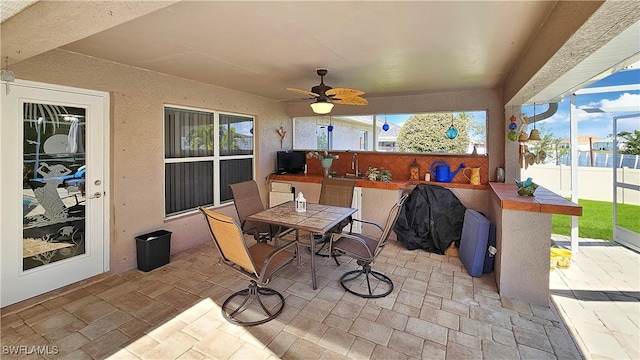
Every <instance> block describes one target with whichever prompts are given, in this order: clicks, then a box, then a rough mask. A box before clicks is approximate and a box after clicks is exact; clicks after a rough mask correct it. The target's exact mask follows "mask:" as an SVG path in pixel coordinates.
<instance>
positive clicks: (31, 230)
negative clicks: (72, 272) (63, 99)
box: [22, 102, 86, 270]
mask: <svg viewBox="0 0 640 360" xmlns="http://www.w3.org/2000/svg"><path fill="white" fill-rule="evenodd" d="M23 115H24V116H23V118H24V120H23V122H24V124H23V130H24V137H23V174H22V175H23V176H22V178H23V188H22V197H23V200H22V206H23V228H22V235H23V242H22V269H23V270H29V269H33V268H36V267H39V266H43V265H47V264H50V263H54V262H56V261H61V260H64V259H68V258H71V257H74V256H78V255H82V254H84V253H85V252H86V249H85V200H86V199H85V172H86V164H85V152H84V139H85V138H86V134H85V119H86V110H85V109H84V108H78V107H70V106H57V105H55V104H46V103H35V102H25V103H24V104H23Z"/></svg>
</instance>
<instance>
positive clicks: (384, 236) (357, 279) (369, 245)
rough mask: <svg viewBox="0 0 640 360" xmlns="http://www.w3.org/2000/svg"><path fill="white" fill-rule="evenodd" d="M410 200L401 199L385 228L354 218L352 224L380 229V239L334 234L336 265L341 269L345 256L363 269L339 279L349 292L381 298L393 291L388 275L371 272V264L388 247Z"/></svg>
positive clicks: (331, 247)
mask: <svg viewBox="0 0 640 360" xmlns="http://www.w3.org/2000/svg"><path fill="white" fill-rule="evenodd" d="M408 197H409V196H408V194H404V195H402V197H401V198H400V200H399V201H398V202H397V203H396V204H394V205H393V207H392V208H391V210H390V211H389V216H388V217H387V223H386V225H385V227H384V228H383V227H382V226H380V225H378V224H376V223H374V222H370V221H365V220H359V219H353V221H360V222H363V223H365V224H371V225H374V226H375V227H377V228H378V229H379V230H380V232H381V234H380V237H379V238H378V239H371V238H369V237H366V236H364V235H361V234H353V233H349V234H333V235H332V239H331V242H330V247H329V249H330V252H331V256H332V257H333V259H334V260H335V262H336V264H338V266H340V263H339V262H338V259H337V256H341V255H342V256H348V257H351V258H353V259H355V260H356V261H357V264H358V265H359V266H360V268H359V269H357V270H353V271H348V272H346V273H344V274H343V275H342V277H340V284H342V287H343V288H344V289H345V290H346V291H348V292H350V293H352V294H354V295H357V296H360V297H363V298H381V297H385V296H387V295H389V294H390V293H391V292H392V291H393V281H391V279H390V278H389V277H388V276H386V275H384V274H382V273H380V272H377V271H374V270H372V269H371V263H373V262H374V261H375V259H376V258H377V257H378V255H380V253H381V252H382V250H383V249H384V247H385V246H386V245H387V242H388V240H389V235H390V234H391V229H393V225H394V224H395V222H396V220H397V219H398V215H399V214H400V209H401V208H402V206H403V205H404V202H405V201H406V200H407V198H408ZM363 275H364V276H363ZM372 278H373V279H372ZM364 282H366V284H365V283H364Z"/></svg>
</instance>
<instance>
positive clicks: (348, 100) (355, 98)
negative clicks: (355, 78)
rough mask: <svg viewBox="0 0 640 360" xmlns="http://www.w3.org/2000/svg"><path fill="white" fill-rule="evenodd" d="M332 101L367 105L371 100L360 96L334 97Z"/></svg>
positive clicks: (343, 103)
mask: <svg viewBox="0 0 640 360" xmlns="http://www.w3.org/2000/svg"><path fill="white" fill-rule="evenodd" d="M331 102H332V103H335V104H342V105H367V104H369V102H368V101H367V99H365V98H361V97H359V96H352V97H347V98H344V99H332V100H331Z"/></svg>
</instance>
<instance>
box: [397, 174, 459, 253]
mask: <svg viewBox="0 0 640 360" xmlns="http://www.w3.org/2000/svg"><path fill="white" fill-rule="evenodd" d="M465 210H466V207H465V206H464V205H462V203H461V202H460V200H459V199H458V197H456V195H455V194H454V193H453V192H451V190H449V189H447V188H443V187H442V186H437V185H426V184H421V185H418V186H416V187H415V189H413V191H412V192H411V194H410V195H409V198H408V199H407V201H406V202H405V204H404V206H403V208H402V209H401V210H400V215H399V216H398V221H397V222H396V224H395V226H394V228H393V230H394V231H395V233H396V235H397V236H398V240H399V241H400V242H401V243H402V244H404V246H405V247H406V248H407V249H409V250H414V249H424V250H426V251H428V252H432V253H438V254H444V251H445V250H446V249H447V248H449V246H450V245H451V243H452V242H454V241H455V242H456V246H458V247H459V245H460V238H461V236H462V224H463V222H464V212H465Z"/></svg>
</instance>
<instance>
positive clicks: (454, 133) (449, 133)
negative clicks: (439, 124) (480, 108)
mask: <svg viewBox="0 0 640 360" xmlns="http://www.w3.org/2000/svg"><path fill="white" fill-rule="evenodd" d="M457 136H458V129H456V127H455V126H453V113H451V126H450V127H449V130H447V137H448V138H449V139H451V140H453V139H455V138H456V137H457Z"/></svg>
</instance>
